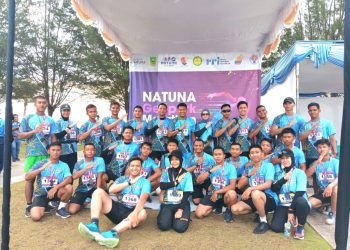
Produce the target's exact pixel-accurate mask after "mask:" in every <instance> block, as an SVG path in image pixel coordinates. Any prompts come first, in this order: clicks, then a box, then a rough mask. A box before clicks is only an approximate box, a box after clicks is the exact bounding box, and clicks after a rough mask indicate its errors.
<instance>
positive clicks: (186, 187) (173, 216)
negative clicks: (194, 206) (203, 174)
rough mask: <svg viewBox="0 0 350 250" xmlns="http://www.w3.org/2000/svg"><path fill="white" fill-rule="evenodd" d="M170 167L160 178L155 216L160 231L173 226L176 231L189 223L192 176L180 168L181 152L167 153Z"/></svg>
mask: <svg viewBox="0 0 350 250" xmlns="http://www.w3.org/2000/svg"><path fill="white" fill-rule="evenodd" d="M169 160H170V164H171V167H170V168H168V169H167V170H165V171H164V172H163V173H162V176H161V179H160V189H161V193H160V197H159V200H160V202H161V205H160V211H159V214H158V217H157V225H158V228H159V229H160V230H162V231H166V230H169V229H170V228H173V229H174V230H175V231H176V232H178V233H183V232H185V231H186V230H187V228H188V226H189V224H190V214H191V208H190V202H189V201H188V198H189V196H190V194H191V192H193V183H192V176H191V174H190V173H189V172H187V171H186V170H185V169H184V168H182V167H181V166H182V161H183V158H182V153H181V151H179V150H174V151H172V152H171V154H170V155H169Z"/></svg>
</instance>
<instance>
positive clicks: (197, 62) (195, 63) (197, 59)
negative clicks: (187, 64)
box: [193, 56, 203, 66]
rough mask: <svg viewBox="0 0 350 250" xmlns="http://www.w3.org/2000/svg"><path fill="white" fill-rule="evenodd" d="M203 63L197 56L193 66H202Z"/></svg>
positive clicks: (194, 58)
mask: <svg viewBox="0 0 350 250" xmlns="http://www.w3.org/2000/svg"><path fill="white" fill-rule="evenodd" d="M202 62H203V59H202V57H200V56H195V57H193V64H194V65H195V66H200V65H202Z"/></svg>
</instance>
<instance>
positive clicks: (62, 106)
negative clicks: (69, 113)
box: [60, 103, 70, 111]
mask: <svg viewBox="0 0 350 250" xmlns="http://www.w3.org/2000/svg"><path fill="white" fill-rule="evenodd" d="M65 109H69V110H70V106H69V104H67V103H65V104H62V105H61V107H60V111H62V110H65Z"/></svg>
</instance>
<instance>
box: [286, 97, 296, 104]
mask: <svg viewBox="0 0 350 250" xmlns="http://www.w3.org/2000/svg"><path fill="white" fill-rule="evenodd" d="M286 102H290V103H294V104H295V101H294V99H293V98H292V97H286V98H285V99H284V100H283V104H285V103H286Z"/></svg>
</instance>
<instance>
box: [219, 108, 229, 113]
mask: <svg viewBox="0 0 350 250" xmlns="http://www.w3.org/2000/svg"><path fill="white" fill-rule="evenodd" d="M221 112H222V113H229V112H231V109H224V110H221Z"/></svg>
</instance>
